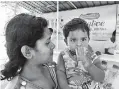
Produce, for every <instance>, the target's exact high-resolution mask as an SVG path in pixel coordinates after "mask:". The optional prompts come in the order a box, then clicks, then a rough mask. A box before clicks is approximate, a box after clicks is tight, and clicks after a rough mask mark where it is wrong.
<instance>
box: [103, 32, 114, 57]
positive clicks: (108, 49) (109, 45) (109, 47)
mask: <svg viewBox="0 0 119 89" xmlns="http://www.w3.org/2000/svg"><path fill="white" fill-rule="evenodd" d="M115 40H116V30H114V32H113V33H112V37H111V38H110V39H109V40H108V41H106V42H105V54H109V55H114V50H115V49H116V44H115Z"/></svg>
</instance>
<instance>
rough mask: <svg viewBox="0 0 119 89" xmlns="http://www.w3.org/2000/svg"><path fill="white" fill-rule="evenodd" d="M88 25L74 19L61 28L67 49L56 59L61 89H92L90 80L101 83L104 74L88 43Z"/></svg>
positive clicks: (92, 85)
mask: <svg viewBox="0 0 119 89" xmlns="http://www.w3.org/2000/svg"><path fill="white" fill-rule="evenodd" d="M89 31H90V29H89V27H88V24H87V23H86V22H85V21H84V20H83V19H80V18H74V19H72V20H71V21H69V22H68V23H67V24H66V25H65V26H64V28H63V34H64V37H65V39H64V41H65V43H66V45H67V48H66V49H65V50H64V51H62V52H61V53H60V55H59V58H58V65H57V76H58V82H59V85H60V88H61V89H89V88H90V89H93V88H96V86H95V85H94V84H92V83H93V82H92V80H94V81H96V82H102V81H103V79H104V76H105V73H104V71H103V69H102V67H101V63H100V61H99V59H98V58H97V56H95V55H94V53H93V50H92V49H91V47H90V46H89V45H88V42H89Z"/></svg>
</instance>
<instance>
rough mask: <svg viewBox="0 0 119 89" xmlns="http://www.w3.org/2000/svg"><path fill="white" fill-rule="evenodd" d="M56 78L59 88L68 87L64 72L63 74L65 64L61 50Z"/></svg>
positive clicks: (66, 88)
mask: <svg viewBox="0 0 119 89" xmlns="http://www.w3.org/2000/svg"><path fill="white" fill-rule="evenodd" d="M57 78H58V83H59V86H60V88H61V89H70V87H69V86H68V83H67V79H66V74H65V65H64V60H63V53H62V52H61V53H60V55H59V57H58V64H57Z"/></svg>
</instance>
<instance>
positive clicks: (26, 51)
mask: <svg viewBox="0 0 119 89" xmlns="http://www.w3.org/2000/svg"><path fill="white" fill-rule="evenodd" d="M21 53H22V55H23V56H24V57H25V58H27V59H32V48H31V47H29V46H27V45H24V46H22V47H21Z"/></svg>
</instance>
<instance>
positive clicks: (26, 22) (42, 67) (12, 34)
mask: <svg viewBox="0 0 119 89" xmlns="http://www.w3.org/2000/svg"><path fill="white" fill-rule="evenodd" d="M47 26H48V23H47V21H46V19H44V18H42V17H35V16H32V15H28V14H24V13H22V14H19V15H17V16H15V17H14V18H12V19H11V20H10V21H9V23H8V24H7V27H6V46H7V55H8V57H9V62H8V63H7V64H6V65H5V69H4V70H2V71H1V73H2V78H1V80H5V79H7V80H10V83H9V84H8V85H7V86H6V88H5V89H57V80H56V75H55V63H53V61H52V56H53V49H54V47H55V45H54V44H53V43H52V42H51V40H50V39H51V33H50V30H49V29H48V27H47Z"/></svg>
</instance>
